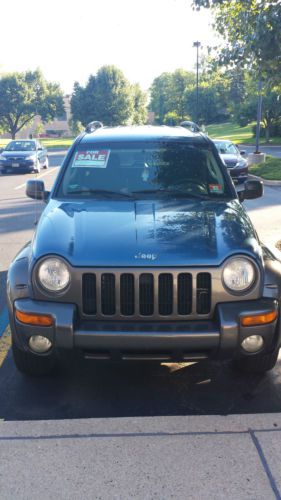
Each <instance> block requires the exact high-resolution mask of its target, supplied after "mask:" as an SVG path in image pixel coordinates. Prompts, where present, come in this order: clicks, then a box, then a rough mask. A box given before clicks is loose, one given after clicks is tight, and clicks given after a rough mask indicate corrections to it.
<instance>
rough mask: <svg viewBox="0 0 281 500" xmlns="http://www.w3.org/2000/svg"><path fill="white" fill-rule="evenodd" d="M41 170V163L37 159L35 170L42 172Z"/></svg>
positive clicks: (38, 172)
mask: <svg viewBox="0 0 281 500" xmlns="http://www.w3.org/2000/svg"><path fill="white" fill-rule="evenodd" d="M40 170H41V167H40V163H39V161H37V163H36V166H35V167H34V172H35V173H36V174H40Z"/></svg>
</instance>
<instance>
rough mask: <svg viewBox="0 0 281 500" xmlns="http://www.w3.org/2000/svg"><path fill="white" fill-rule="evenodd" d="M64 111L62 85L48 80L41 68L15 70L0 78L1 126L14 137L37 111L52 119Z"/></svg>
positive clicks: (43, 117) (42, 117) (45, 118)
mask: <svg viewBox="0 0 281 500" xmlns="http://www.w3.org/2000/svg"><path fill="white" fill-rule="evenodd" d="M63 112H64V105H63V94H62V91H61V89H60V87H59V85H58V84H57V83H52V82H47V81H46V80H45V79H44V77H43V75H42V73H41V72H40V71H39V70H36V71H34V72H32V71H27V72H25V73H11V74H8V75H4V76H2V78H1V79H0V126H1V127H2V128H3V130H5V131H7V132H9V133H10V134H11V136H12V138H13V139H14V138H15V136H16V134H17V132H19V131H20V130H21V129H22V128H23V127H24V126H25V125H26V124H27V123H28V122H30V121H31V120H32V119H33V118H34V117H35V116H36V115H39V116H40V117H41V119H42V121H43V122H48V121H51V120H53V119H54V118H55V116H58V115H61V114H63Z"/></svg>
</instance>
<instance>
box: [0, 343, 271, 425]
mask: <svg viewBox="0 0 281 500" xmlns="http://www.w3.org/2000/svg"><path fill="white" fill-rule="evenodd" d="M280 373H281V363H280V362H279V365H277V366H276V368H275V370H273V371H272V372H270V373H268V374H267V375H265V376H261V375H242V374H239V373H235V372H234V371H233V370H232V368H231V365H230V364H229V363H226V362H225V363H223V364H219V363H215V362H205V361H204V362H201V363H200V364H199V363H198V364H195V363H194V364H190V365H186V364H185V365H184V364H173V365H159V364H144V363H142V364H123V365H110V364H107V365H106V364H95V363H94V362H87V363H86V362H85V363H81V362H76V363H74V365H73V366H65V367H64V368H63V369H62V370H60V372H59V373H58V374H57V375H56V376H53V377H52V378H51V377H48V378H45V379H44V378H43V379H42V378H41V379H35V378H33V379H32V378H28V377H25V376H23V375H21V374H20V373H18V372H17V370H16V368H15V367H14V365H13V360H12V355H11V352H10V353H9V355H8V357H7V358H6V360H5V362H4V365H3V366H2V368H1V371H0V418H1V419H5V420H37V419H74V418H97V417H103V418H107V417H128V416H134V417H137V416H156V415H199V414H201V415H204V414H221V415H227V414H234V413H268V412H280V411H281V392H280V387H279V383H280Z"/></svg>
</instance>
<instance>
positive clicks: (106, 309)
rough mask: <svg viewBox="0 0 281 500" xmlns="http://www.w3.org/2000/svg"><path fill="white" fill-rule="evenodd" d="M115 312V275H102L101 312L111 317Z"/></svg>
mask: <svg viewBox="0 0 281 500" xmlns="http://www.w3.org/2000/svg"><path fill="white" fill-rule="evenodd" d="M115 310H116V299H115V275H114V274H111V273H104V274H102V275H101V311H102V314H105V315H109V316H111V315H113V314H115Z"/></svg>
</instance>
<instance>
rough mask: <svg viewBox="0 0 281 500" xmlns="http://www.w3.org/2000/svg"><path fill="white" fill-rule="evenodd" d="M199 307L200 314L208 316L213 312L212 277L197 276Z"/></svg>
mask: <svg viewBox="0 0 281 500" xmlns="http://www.w3.org/2000/svg"><path fill="white" fill-rule="evenodd" d="M196 303H197V307H196V311H197V313H198V314H208V313H209V312H210V310H211V275H210V273H199V274H197V301H196Z"/></svg>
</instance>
